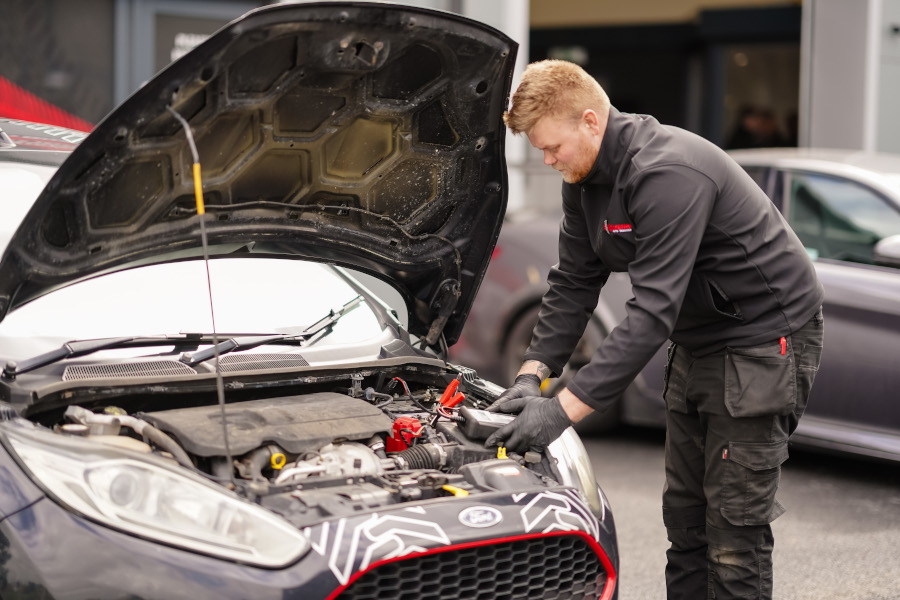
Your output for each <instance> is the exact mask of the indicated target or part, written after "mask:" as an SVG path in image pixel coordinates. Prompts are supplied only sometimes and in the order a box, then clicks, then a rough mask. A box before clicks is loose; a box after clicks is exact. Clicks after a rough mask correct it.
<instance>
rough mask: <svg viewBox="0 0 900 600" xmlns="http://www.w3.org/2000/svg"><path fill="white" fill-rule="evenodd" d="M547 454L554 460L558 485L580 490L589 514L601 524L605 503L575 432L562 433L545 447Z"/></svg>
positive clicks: (569, 429) (605, 510) (588, 460)
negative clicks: (589, 510) (558, 479)
mask: <svg viewBox="0 0 900 600" xmlns="http://www.w3.org/2000/svg"><path fill="white" fill-rule="evenodd" d="M547 453H548V454H549V455H550V456H552V457H553V458H555V459H556V468H557V470H559V475H560V479H561V481H560V483H562V484H563V485H567V486H570V487H574V488H575V489H578V490H580V491H581V493H583V494H584V497H585V500H587V504H588V506H589V507H590V509H591V512H593V513H594V516H595V517H597V519H598V520H600V521H601V522H603V520H604V518H605V517H606V512H607V509H608V507H607V503H606V502H605V501H604V500H605V499H604V498H603V497H602V496H601V492H600V488H599V487H598V486H597V479H596V478H595V477H594V469H593V467H591V460H590V458H588V454H587V450H585V448H584V444H583V443H582V442H581V438H580V437H578V434H577V433H575V430H574V429H572V428H571V427H569V428H568V429H566V430H565V431H563V433H562V435H560V436H559V437H558V438H556V439H555V440H554V441H553V442H552V443H551V444H550V445H549V446H547Z"/></svg>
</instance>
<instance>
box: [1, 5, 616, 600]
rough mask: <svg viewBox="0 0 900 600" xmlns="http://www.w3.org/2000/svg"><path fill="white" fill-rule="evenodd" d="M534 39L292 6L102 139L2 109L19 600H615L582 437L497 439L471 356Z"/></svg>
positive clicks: (211, 51) (4, 473)
mask: <svg viewBox="0 0 900 600" xmlns="http://www.w3.org/2000/svg"><path fill="white" fill-rule="evenodd" d="M515 51H516V45H515V43H513V42H512V41H511V40H509V39H508V38H506V37H505V36H504V35H503V34H501V33H499V32H497V31H495V30H493V29H491V28H489V27H486V26H484V25H482V24H479V23H475V22H472V21H469V20H466V19H463V18H461V17H457V16H454V15H451V14H445V13H438V12H432V11H426V10H420V9H413V8H404V7H398V6H392V5H381V4H369V3H359V4H353V3H346V4H338V3H328V4H303V5H296V4H295V5H289V4H285V5H278V6H274V7H267V8H264V9H259V10H256V11H253V12H251V13H249V14H247V15H245V16H244V17H242V18H241V19H239V20H237V21H235V22H233V23H231V24H229V25H228V26H226V27H225V28H223V29H222V30H220V31H219V32H218V33H216V34H215V35H214V36H212V37H211V38H210V39H209V40H207V41H206V42H204V43H203V44H202V45H201V46H199V47H197V48H196V49H195V50H194V51H192V52H191V53H189V54H187V55H186V56H185V57H183V58H182V59H180V60H179V61H177V62H175V63H173V64H172V65H171V66H170V67H168V68H167V69H166V70H165V71H163V72H162V73H160V74H159V75H158V76H157V77H156V78H154V79H153V80H151V81H150V82H148V83H147V84H146V85H145V86H144V87H142V88H141V89H140V90H139V91H138V92H136V93H135V95H134V96H132V97H131V98H129V99H128V100H127V101H125V102H124V103H123V104H122V105H121V106H120V107H118V108H117V109H116V110H115V111H114V112H113V113H111V114H110V115H109V116H108V117H107V118H106V119H104V121H103V122H101V123H100V124H99V125H98V126H97V127H96V129H95V130H94V131H92V132H91V133H90V134H89V135H88V136H87V137H84V135H83V134H79V133H78V132H72V131H69V130H65V129H61V128H58V127H50V126H46V125H40V124H34V123H25V122H21V121H14V120H9V119H2V118H0V130H2V133H0V188H2V189H3V190H4V196H3V198H4V202H3V210H4V215H5V216H4V220H3V225H2V227H3V229H2V230H0V248H2V249H3V256H2V262H0V367H2V372H0V596H2V597H35V598H62V597H64V598H124V597H128V598H254V599H258V598H304V599H307V598H337V597H341V598H473V597H479V598H535V597H541V598H570V597H577V598H602V599H604V600H608V599H610V598H615V597H616V575H617V568H618V554H617V549H616V538H615V527H614V523H613V518H612V514H611V512H610V510H609V505H608V503H607V501H606V499H605V497H604V496H603V494H602V492H601V491H600V489H599V487H598V486H597V484H596V481H595V480H594V476H593V472H592V470H591V466H590V463H589V462H588V459H587V455H586V453H585V450H584V447H583V446H582V445H581V442H580V440H579V438H578V436H577V435H576V434H575V433H574V431H573V430H571V429H569V430H567V431H566V432H565V433H564V434H563V435H562V436H561V437H560V438H559V439H558V440H556V441H555V442H554V443H553V444H551V445H550V446H549V447H548V448H546V449H544V450H543V451H541V452H537V451H530V452H527V453H525V454H523V455H519V454H516V453H510V454H508V455H507V454H506V453H505V451H504V449H502V448H500V449H497V448H490V449H489V448H485V447H484V445H483V440H484V439H485V437H486V436H487V434H488V433H490V432H491V431H492V430H493V429H495V428H496V427H497V424H498V419H500V420H501V421H502V417H499V416H496V415H493V413H485V412H484V411H483V410H482V409H484V408H486V407H487V406H488V405H489V404H490V403H491V402H492V401H493V400H494V399H495V398H496V397H497V395H498V394H499V393H500V392H501V391H502V388H499V387H497V386H496V385H494V384H492V383H490V382H489V381H486V380H484V379H482V378H480V377H479V376H478V375H477V374H476V373H475V372H474V371H473V370H471V369H468V368H465V367H462V366H458V365H454V364H450V363H448V362H447V360H446V349H447V347H448V346H449V345H452V344H453V343H454V342H455V341H456V340H457V338H458V337H459V334H460V331H461V329H462V326H463V323H464V321H465V319H466V316H467V314H468V312H469V308H470V306H471V304H472V300H473V298H474V296H475V292H476V291H477V289H478V287H479V284H480V282H481V279H482V276H483V273H484V270H485V269H486V267H487V264H488V261H489V256H490V253H491V250H492V248H493V246H494V244H495V242H496V239H497V235H498V233H499V230H500V225H501V220H502V217H503V213H504V210H505V206H506V172H505V162H504V157H503V137H504V133H505V132H504V129H503V125H502V121H501V118H500V117H501V113H502V111H503V109H504V107H505V104H506V101H507V97H508V93H509V86H510V80H511V73H512V68H513V62H514V58H515ZM82 138H83V139H82Z"/></svg>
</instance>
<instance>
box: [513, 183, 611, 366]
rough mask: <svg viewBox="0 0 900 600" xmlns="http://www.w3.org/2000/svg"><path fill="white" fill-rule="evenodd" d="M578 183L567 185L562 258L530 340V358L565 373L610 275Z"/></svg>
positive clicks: (552, 273)
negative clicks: (589, 224)
mask: <svg viewBox="0 0 900 600" xmlns="http://www.w3.org/2000/svg"><path fill="white" fill-rule="evenodd" d="M580 189H581V188H580V187H579V186H572V185H563V194H562V195H563V218H562V221H561V222H560V225H559V263H557V264H556V265H555V266H553V267H551V269H550V272H549V274H548V275H547V283H548V284H549V289H548V290H547V292H546V293H545V294H544V298H543V300H542V302H541V309H540V312H539V313H538V321H537V325H536V326H535V329H534V335H533V336H532V339H531V345H530V346H529V348H528V351H526V352H525V357H524V359H525V360H538V361H540V362H542V363H544V364H545V365H547V366H548V367H550V369H551V370H552V371H553V374H554V375H557V376H558V375H559V374H560V373H562V370H563V367H564V366H565V364H566V363H567V362H568V361H569V357H570V356H571V355H572V351H573V350H574V349H575V345H576V344H577V343H578V340H579V339H581V335H582V334H583V333H584V329H585V327H586V326H587V323H588V320H589V319H590V318H591V314H592V313H593V312H594V308H595V307H596V306H597V299H598V297H599V294H600V288H602V287H603V284H605V283H606V280H607V279H608V278H609V269H607V268H606V267H605V266H604V265H603V263H602V262H601V261H600V259H599V258H598V257H597V254H596V253H595V252H594V250H593V248H592V246H591V242H590V239H589V237H588V230H587V227H586V225H585V222H584V215H583V212H582V211H581V208H580V204H581V197H580V191H579V190H580Z"/></svg>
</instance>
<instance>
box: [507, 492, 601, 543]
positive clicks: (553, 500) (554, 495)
mask: <svg viewBox="0 0 900 600" xmlns="http://www.w3.org/2000/svg"><path fill="white" fill-rule="evenodd" d="M513 500H514V501H515V502H516V504H523V507H522V511H521V515H522V523H523V525H524V526H525V531H526V532H527V533H532V532H540V533H548V532H551V531H586V532H588V533H589V534H590V535H591V536H592V537H593V538H594V539H597V537H598V535H599V533H600V532H599V531H598V527H597V523H596V520H595V519H594V518H593V516H592V515H591V512H590V510H589V509H588V507H587V506H585V504H584V501H583V500H582V499H581V496H580V495H579V494H578V492H575V491H574V490H566V491H564V492H541V493H540V494H536V495H534V496H532V495H531V494H515V495H513Z"/></svg>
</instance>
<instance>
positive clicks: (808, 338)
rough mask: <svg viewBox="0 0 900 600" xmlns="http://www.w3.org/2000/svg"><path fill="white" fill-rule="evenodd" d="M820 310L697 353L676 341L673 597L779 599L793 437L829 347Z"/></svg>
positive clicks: (669, 467) (669, 375) (670, 458)
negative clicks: (794, 325) (795, 324)
mask: <svg viewBox="0 0 900 600" xmlns="http://www.w3.org/2000/svg"><path fill="white" fill-rule="evenodd" d="M823 329H824V322H823V318H822V312H821V310H820V311H819V312H818V313H817V314H816V316H815V317H813V319H812V320H810V321H809V323H807V324H806V325H805V326H803V327H802V328H800V329H799V330H797V331H796V332H795V333H793V334H792V335H790V336H786V337H785V338H782V339H774V340H772V342H771V343H768V344H763V345H760V346H753V347H730V348H726V349H725V350H722V351H721V352H716V353H714V354H707V355H703V356H694V355H693V354H692V353H691V352H689V351H688V350H686V349H685V348H683V347H680V346H675V345H673V346H671V347H670V348H669V361H668V364H667V366H666V391H665V400H666V420H667V427H668V429H667V433H666V486H665V490H664V492H663V521H664V523H665V525H666V530H667V532H668V537H669V542H670V544H671V546H670V548H669V550H668V551H667V553H666V555H667V559H668V562H667V566H666V588H667V590H668V598H669V600H675V599H682V600H702V599H703V598H715V599H717V600H726V599H733V598H741V599H745V598H746V599H749V598H753V599H754V600H756V599H759V600H763V599H770V598H772V547H773V537H772V529H771V526H770V523H771V522H772V521H773V520H774V519H775V518H777V517H778V516H779V515H781V514H782V513H783V512H784V509H783V508H782V507H781V505H780V504H779V503H778V502H777V501H776V500H775V492H776V490H777V489H778V482H779V478H780V475H781V464H782V463H783V462H784V461H785V460H786V459H787V457H788V437H789V436H790V435H791V433H792V432H793V431H794V429H795V428H796V427H797V422H798V421H799V419H800V417H801V415H802V414H803V411H804V410H805V409H806V402H807V397H808V395H809V391H810V388H811V387H812V384H813V380H814V379H815V375H816V371H817V370H818V367H819V360H820V358H821V354H822V340H823Z"/></svg>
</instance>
